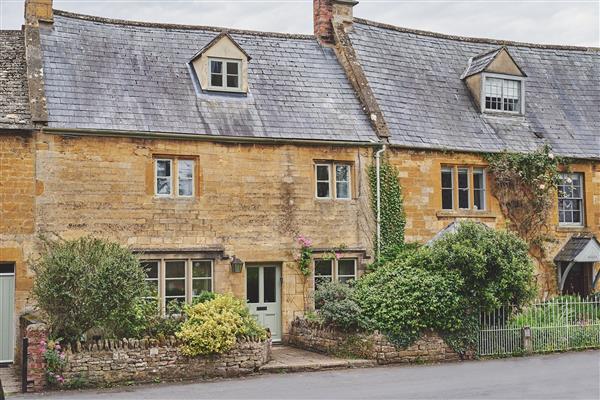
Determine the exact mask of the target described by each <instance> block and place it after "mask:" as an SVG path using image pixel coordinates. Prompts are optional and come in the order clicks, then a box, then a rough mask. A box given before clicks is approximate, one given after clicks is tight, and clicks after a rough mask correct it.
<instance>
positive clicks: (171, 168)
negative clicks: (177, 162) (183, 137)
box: [154, 158, 175, 197]
mask: <svg viewBox="0 0 600 400" xmlns="http://www.w3.org/2000/svg"><path fill="white" fill-rule="evenodd" d="M159 161H168V162H169V164H170V170H171V174H170V175H169V176H168V178H169V181H170V183H171V185H170V187H171V191H170V193H168V194H167V193H158V178H159V176H158V162H159ZM173 166H174V162H173V159H172V158H154V195H155V196H158V197H172V196H173V194H174V186H175V185H174V179H173V175H174V174H173V172H174V171H173ZM160 178H167V177H165V176H161V177H160Z"/></svg>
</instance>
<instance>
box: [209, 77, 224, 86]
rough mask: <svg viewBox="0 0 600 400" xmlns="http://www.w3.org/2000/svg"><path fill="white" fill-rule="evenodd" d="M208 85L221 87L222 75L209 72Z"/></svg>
mask: <svg viewBox="0 0 600 400" xmlns="http://www.w3.org/2000/svg"><path fill="white" fill-rule="evenodd" d="M210 85H211V86H215V87H222V86H223V75H215V74H211V75H210Z"/></svg>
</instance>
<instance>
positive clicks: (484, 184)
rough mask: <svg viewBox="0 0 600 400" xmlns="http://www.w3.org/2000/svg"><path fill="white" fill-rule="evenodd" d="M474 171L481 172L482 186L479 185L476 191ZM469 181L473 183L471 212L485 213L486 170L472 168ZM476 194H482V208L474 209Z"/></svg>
mask: <svg viewBox="0 0 600 400" xmlns="http://www.w3.org/2000/svg"><path fill="white" fill-rule="evenodd" d="M475 170H477V171H478V172H479V171H481V177H482V182H481V183H482V184H481V189H476V188H475ZM471 180H472V181H473V189H472V190H473V210H475V211H485V210H486V209H487V185H486V181H487V173H486V169H485V168H483V167H472V168H471ZM476 192H481V194H482V206H483V207H482V208H475V193H476Z"/></svg>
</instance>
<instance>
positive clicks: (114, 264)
mask: <svg viewBox="0 0 600 400" xmlns="http://www.w3.org/2000/svg"><path fill="white" fill-rule="evenodd" d="M33 268H34V271H35V272H36V274H37V277H36V280H35V283H34V287H33V294H34V296H35V298H36V300H37V304H38V305H39V307H40V309H41V310H42V311H44V312H45V314H46V315H47V318H48V322H49V325H50V328H51V331H52V334H53V335H54V336H55V337H58V336H60V337H63V338H64V339H65V340H66V341H73V340H77V339H79V338H80V337H81V336H82V335H83V334H84V333H85V332H86V331H88V330H89V329H90V328H94V327H102V326H103V324H104V323H107V322H109V321H119V320H121V319H123V318H124V317H125V316H127V315H129V314H130V313H131V310H132V309H133V308H134V307H135V305H136V304H137V302H138V300H139V298H140V297H141V296H143V295H144V293H145V291H146V284H145V282H144V278H145V274H144V272H143V270H142V268H140V265H139V262H138V259H137V258H136V257H135V255H133V254H132V253H131V252H130V251H129V250H127V249H126V248H124V247H121V246H120V245H119V244H116V243H112V242H109V241H106V240H102V239H97V238H93V237H83V238H80V239H77V240H67V241H59V242H48V243H47V244H46V248H45V249H44V251H43V253H42V256H41V258H40V260H38V262H36V263H35V265H34V267H33Z"/></svg>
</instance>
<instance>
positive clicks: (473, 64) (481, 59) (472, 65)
mask: <svg viewBox="0 0 600 400" xmlns="http://www.w3.org/2000/svg"><path fill="white" fill-rule="evenodd" d="M500 50H502V47H499V48H497V49H496V50H492V51H487V52H485V53H483V54H480V55H478V56H475V57H472V58H471V59H469V64H468V66H467V69H466V70H465V72H464V73H463V74H462V76H461V77H460V79H465V78H467V77H469V76H471V75H475V74H478V73H480V72H481V71H483V70H484V69H486V67H487V66H488V65H490V64H491V63H492V61H494V58H496V56H497V55H498V53H500Z"/></svg>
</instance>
